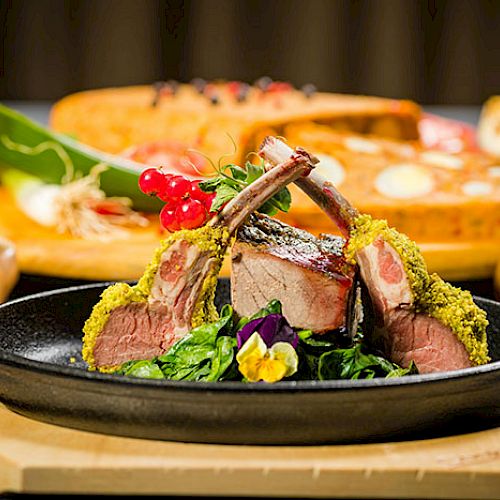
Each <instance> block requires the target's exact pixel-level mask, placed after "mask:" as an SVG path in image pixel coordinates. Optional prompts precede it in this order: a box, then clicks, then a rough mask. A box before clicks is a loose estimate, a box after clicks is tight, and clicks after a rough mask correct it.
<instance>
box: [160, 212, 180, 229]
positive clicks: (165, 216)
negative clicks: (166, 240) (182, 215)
mask: <svg viewBox="0 0 500 500" xmlns="http://www.w3.org/2000/svg"><path fill="white" fill-rule="evenodd" d="M160 224H161V225H162V226H163V227H164V228H165V229H166V230H167V231H170V232H171V233H173V232H175V231H178V230H179V229H180V228H181V226H180V225H179V222H178V221H177V217H176V215H175V208H172V206H171V205H165V206H164V207H163V208H162V209H161V212H160Z"/></svg>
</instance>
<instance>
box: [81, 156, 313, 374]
mask: <svg viewBox="0 0 500 500" xmlns="http://www.w3.org/2000/svg"><path fill="white" fill-rule="evenodd" d="M316 162H317V160H315V159H314V158H311V157H310V156H309V155H308V154H307V153H305V152H304V151H301V150H297V151H295V152H293V151H292V153H291V154H290V155H289V157H288V158H287V160H286V161H284V162H283V163H282V164H281V165H279V166H277V167H276V169H273V170H272V171H270V172H267V173H266V174H264V175H263V176H262V177H260V178H259V179H257V180H256V181H255V182H254V183H253V184H251V185H250V186H248V187H247V188H245V189H244V190H243V191H241V193H239V194H238V195H237V196H236V197H235V198H234V199H233V200H231V201H230V202H229V203H228V204H227V205H226V206H225V207H224V209H223V210H222V211H221V212H220V214H219V215H218V216H217V217H215V218H214V219H212V221H211V222H210V223H209V224H207V225H206V226H203V227H201V228H199V229H195V230H183V231H178V232H176V233H174V234H173V235H172V236H170V237H169V238H166V239H165V240H163V241H162V243H161V244H160V247H159V248H158V250H157V251H156V254H155V256H154V258H153V260H152V262H151V263H150V264H149V265H148V267H147V268H146V271H145V273H144V275H143V277H142V278H141V279H140V280H139V282H138V283H137V285H135V286H132V287H131V286H129V285H127V284H125V283H118V284H115V285H113V286H111V287H109V288H108V289H106V290H105V291H104V292H103V294H102V296H101V300H100V302H99V303H98V304H97V305H96V306H95V307H94V309H93V311H92V314H91V316H90V318H89V319H88V320H87V322H86V323H85V326H84V330H83V331H84V334H85V335H84V338H83V358H84V360H85V361H86V362H87V363H88V364H89V366H90V368H98V369H100V370H101V371H113V370H115V369H116V368H118V367H119V366H120V365H121V364H123V363H124V362H126V361H132V360H139V359H151V358H153V357H156V356H159V355H161V354H163V353H165V352H166V351H167V350H168V349H169V348H170V346H171V345H172V344H173V343H174V342H176V341H177V340H178V339H179V338H181V337H183V336H184V335H185V334H186V333H187V332H188V331H189V330H191V328H193V327H196V326H198V325H200V324H202V323H204V322H209V321H215V320H216V319H217V311H216V309H215V306H214V301H213V299H214V294H215V287H216V284H217V275H218V273H219V270H220V267H221V265H222V260H223V257H224V254H225V252H226V249H227V247H228V245H229V244H230V242H231V240H232V237H233V235H234V233H235V231H236V230H237V229H238V227H239V226H240V225H241V224H242V223H243V222H244V220H245V219H246V218H247V217H248V216H249V215H250V214H251V213H252V212H253V211H254V210H256V209H258V208H259V207H260V206H261V205H262V204H263V203H264V202H265V201H267V200H268V199H269V198H271V197H272V196H274V195H275V194H276V193H277V192H278V191H279V190H280V189H281V188H283V187H284V186H285V185H287V184H288V183H290V182H293V181H294V180H295V179H297V177H299V176H301V175H307V174H308V173H309V172H310V170H311V169H312V168H313V166H314V164H315V163H316Z"/></svg>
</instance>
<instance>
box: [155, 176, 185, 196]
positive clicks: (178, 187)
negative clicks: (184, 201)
mask: <svg viewBox="0 0 500 500" xmlns="http://www.w3.org/2000/svg"><path fill="white" fill-rule="evenodd" d="M190 189H191V182H190V181H189V180H188V179H186V178H185V177H182V176H180V175H174V176H172V177H170V178H169V179H167V181H166V183H165V189H164V190H163V191H162V196H163V198H162V199H171V200H176V199H177V200H178V199H179V198H183V197H184V196H186V195H187V194H188V193H189V191H190Z"/></svg>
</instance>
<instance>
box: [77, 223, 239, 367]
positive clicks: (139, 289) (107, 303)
mask: <svg viewBox="0 0 500 500" xmlns="http://www.w3.org/2000/svg"><path fill="white" fill-rule="evenodd" d="M229 237H230V236H229V233H228V231H227V229H226V228H220V227H211V226H203V227H201V228H199V229H194V230H182V231H177V232H176V233H174V234H173V235H171V236H169V237H168V238H165V239H164V240H162V241H161V242H160V246H159V247H158V248H157V250H156V251H155V254H154V256H153V259H152V260H151V262H150V263H149V264H148V266H147V267H146V270H145V272H144V274H143V276H142V278H141V279H140V280H139V281H138V283H137V285H135V286H130V285H127V284H126V283H117V284H115V285H112V286H110V287H109V288H107V289H106V290H104V292H103V293H102V295H101V300H100V301H99V302H98V303H97V304H96V305H95V306H94V308H93V310H92V313H91V315H90V317H89V319H88V320H87V321H86V322H85V325H84V327H83V333H84V336H83V348H82V354H83V359H84V360H85V361H86V362H87V363H88V365H89V367H90V369H91V370H93V369H95V359H94V347H95V343H96V341H97V337H98V336H99V334H100V333H101V331H102V330H103V328H104V326H105V325H106V322H107V321H108V319H109V315H110V314H111V312H112V311H113V310H114V309H116V308H117V307H120V306H125V305H127V304H130V303H132V302H147V300H148V297H149V294H150V292H151V288H152V286H153V281H154V278H155V275H156V273H157V271H158V268H159V266H160V262H161V257H162V255H163V253H164V252H165V251H166V250H167V249H168V248H169V247H171V246H172V245H173V244H174V243H175V242H177V241H180V240H183V241H186V242H188V243H190V244H195V245H196V246H197V247H198V248H200V250H202V251H203V252H208V253H211V254H212V255H213V256H214V258H215V261H214V265H213V266H212V269H211V272H210V273H209V275H208V276H207V277H206V278H205V280H204V282H203V285H202V290H201V293H200V295H199V298H198V301H197V302H196V304H195V307H194V311H193V316H192V319H191V323H192V325H191V326H193V327H196V326H199V325H201V324H203V323H206V322H211V321H216V320H217V318H218V314H217V311H216V309H215V305H214V300H213V299H214V296H215V288H216V286H217V276H218V274H219V270H220V267H221V265H222V259H223V257H224V253H225V250H226V248H227V242H228V240H229ZM117 368H118V367H113V366H110V367H101V368H99V370H100V371H103V372H110V371H115V370H116V369H117Z"/></svg>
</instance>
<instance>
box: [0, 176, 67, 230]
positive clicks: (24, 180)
mask: <svg viewBox="0 0 500 500" xmlns="http://www.w3.org/2000/svg"><path fill="white" fill-rule="evenodd" d="M0 179H1V180H2V183H3V184H4V185H5V187H6V188H7V189H8V190H9V191H10V192H11V193H12V195H13V196H14V198H15V200H16V203H17V206H18V207H19V208H20V209H21V210H22V211H23V212H24V213H25V214H26V215H27V216H28V217H30V218H31V219H33V220H34V221H36V222H38V223H39V224H41V225H42V226H55V225H56V222H57V221H56V217H55V213H54V198H55V196H57V194H58V193H59V192H60V190H61V186H59V185H56V184H45V183H43V182H42V181H41V180H40V179H39V178H38V177H35V176H34V175H30V174H27V173H26V172H22V171H21V170H16V169H13V168H9V169H7V170H4V171H3V172H2V174H1V175H0Z"/></svg>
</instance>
